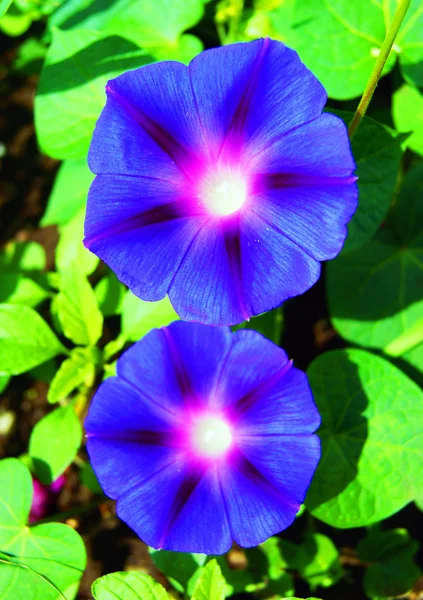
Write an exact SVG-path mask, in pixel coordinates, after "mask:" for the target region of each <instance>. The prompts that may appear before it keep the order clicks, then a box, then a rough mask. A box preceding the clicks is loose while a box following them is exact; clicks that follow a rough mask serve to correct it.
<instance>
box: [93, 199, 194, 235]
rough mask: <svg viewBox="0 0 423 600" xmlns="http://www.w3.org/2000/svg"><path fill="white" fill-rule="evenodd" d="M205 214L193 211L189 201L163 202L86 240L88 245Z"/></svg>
mask: <svg viewBox="0 0 423 600" xmlns="http://www.w3.org/2000/svg"><path fill="white" fill-rule="evenodd" d="M203 214H204V213H203V212H200V211H198V212H197V213H193V211H192V208H191V204H190V203H189V201H184V200H179V201H177V202H169V203H168V204H162V205H161V206H157V207H155V208H151V209H149V210H147V211H145V212H140V214H137V215H134V216H132V217H129V218H127V219H123V220H122V221H121V222H120V223H119V224H116V225H115V226H114V227H113V229H107V230H105V231H103V232H101V233H99V234H97V235H94V236H91V237H87V238H86V239H85V242H86V245H88V246H89V245H90V244H93V243H95V242H99V241H101V240H103V239H105V238H108V237H109V236H112V235H120V234H122V233H127V232H128V231H134V230H135V229H141V228H142V227H148V226H150V225H160V224H162V223H167V222H169V221H176V220H178V219H180V220H182V219H191V218H195V217H200V216H203Z"/></svg>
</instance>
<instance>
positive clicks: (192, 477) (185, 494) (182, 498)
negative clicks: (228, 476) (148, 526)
mask: <svg viewBox="0 0 423 600" xmlns="http://www.w3.org/2000/svg"><path fill="white" fill-rule="evenodd" d="M205 471H206V469H205V468H203V469H201V470H196V471H194V472H192V473H190V474H189V475H187V476H186V477H185V478H184V480H183V481H182V483H181V485H180V487H179V489H178V491H177V492H176V495H175V498H174V500H173V502H172V506H171V508H170V511H169V516H168V519H167V523H166V524H165V527H164V530H163V535H162V537H161V539H160V542H159V548H163V546H164V544H165V542H166V539H167V538H168V537H169V533H170V531H171V529H172V527H173V526H174V525H175V523H176V521H177V519H178V517H179V515H180V514H181V512H182V511H183V509H184V507H185V506H186V504H187V502H188V501H189V499H190V498H191V496H192V494H193V493H194V491H195V489H196V487H197V486H198V484H199V483H200V481H201V479H202V478H203V476H204V473H205Z"/></svg>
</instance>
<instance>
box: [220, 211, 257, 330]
mask: <svg viewBox="0 0 423 600" xmlns="http://www.w3.org/2000/svg"><path fill="white" fill-rule="evenodd" d="M222 234H223V237H224V241H225V249H226V254H227V256H228V262H229V267H230V271H231V275H232V279H233V283H234V285H235V290H236V295H237V298H238V302H239V305H240V308H241V313H242V316H243V317H244V319H245V320H246V321H248V320H249V318H250V316H251V314H250V313H249V312H248V310H247V306H246V303H245V293H244V289H243V285H242V258H241V241H240V222H239V215H236V216H235V217H233V218H232V222H231V223H230V224H226V223H224V222H222Z"/></svg>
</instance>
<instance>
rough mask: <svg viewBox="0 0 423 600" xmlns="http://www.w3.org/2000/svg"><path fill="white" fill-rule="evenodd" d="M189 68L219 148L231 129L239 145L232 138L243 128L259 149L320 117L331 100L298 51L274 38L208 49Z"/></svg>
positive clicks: (211, 136)
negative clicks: (327, 101) (327, 97)
mask: <svg viewBox="0 0 423 600" xmlns="http://www.w3.org/2000/svg"><path fill="white" fill-rule="evenodd" d="M222 64H224V68H222ZM189 70H190V74H191V80H192V87H193V91H194V95H195V98H196V102H197V106H198V111H199V114H200V119H201V122H202V124H203V126H204V129H205V132H206V135H207V138H208V139H211V140H212V143H213V147H214V148H216V146H218V145H219V144H222V142H223V140H224V138H225V136H227V134H229V137H230V138H231V143H230V144H229V145H230V146H231V149H232V150H234V148H233V144H232V141H235V142H236V140H239V139H240V137H241V136H240V134H241V131H242V140H244V141H248V142H250V143H251V145H253V146H254V147H255V148H256V149H257V148H262V147H265V146H266V145H267V144H268V143H269V141H271V140H272V139H274V138H277V137H279V136H280V135H282V134H283V133H285V132H286V131H288V130H290V129H292V128H293V127H296V126H297V125H299V124H301V123H305V122H306V121H309V120H311V119H314V118H316V117H318V116H319V115H320V113H321V111H322V109H323V106H324V104H325V102H326V93H325V91H324V89H323V87H322V86H321V84H320V83H319V82H318V80H317V79H316V78H315V77H314V76H313V75H312V73H311V72H310V71H309V70H308V69H307V68H306V67H305V66H304V65H303V64H302V63H301V61H300V59H299V58H298V55H297V53H296V52H294V51H293V50H290V49H289V48H287V47H286V46H284V44H282V43H281V42H277V41H273V40H270V39H261V40H256V41H254V42H249V43H241V44H234V45H231V46H226V47H223V48H217V49H212V50H207V51H206V52H203V53H202V54H200V55H199V56H197V57H196V58H194V60H193V61H192V62H191V63H190V65H189ZM281 77H283V85H281ZM269 131H271V134H270V135H269ZM227 141H229V140H227Z"/></svg>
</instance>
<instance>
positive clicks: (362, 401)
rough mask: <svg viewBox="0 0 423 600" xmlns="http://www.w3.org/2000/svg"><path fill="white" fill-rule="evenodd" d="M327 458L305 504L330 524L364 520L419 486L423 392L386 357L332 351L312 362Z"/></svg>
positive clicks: (389, 510)
mask: <svg viewBox="0 0 423 600" xmlns="http://www.w3.org/2000/svg"><path fill="white" fill-rule="evenodd" d="M308 375H309V380H310V385H311V388H312V390H313V394H314V399H315V402H316V404H317V407H318V409H319V411H320V414H321V416H322V426H321V428H320V430H319V436H320V439H321V442H322V458H321V460H320V463H319V465H318V467H317V470H316V473H315V475H314V479H313V481H312V484H311V486H310V489H309V492H308V495H307V498H306V506H307V508H308V509H309V510H310V511H311V512H312V514H313V515H314V516H316V517H317V518H319V519H321V520H322V521H324V522H325V523H328V524H329V525H332V526H333V527H340V528H348V527H362V526H365V525H370V524H371V523H376V522H377V521H381V520H382V519H385V518H387V517H389V516H390V515H392V514H394V513H395V512H397V511H399V510H400V509H401V508H403V506H405V505H406V504H407V503H408V502H410V501H411V500H413V498H414V497H416V496H418V495H419V494H420V493H421V488H422V481H421V477H419V471H420V469H421V462H422V460H423V443H422V442H423V432H422V429H421V422H422V419H423V392H422V390H421V389H420V388H419V387H418V386H417V385H416V384H415V383H414V382H413V381H411V379H409V378H408V377H407V376H406V375H405V374H404V373H403V372H402V371H400V370H399V369H397V368H396V367H394V366H393V365H392V364H391V363H389V362H388V361H386V360H384V359H382V358H380V357H378V356H375V355H373V354H370V353H369V352H365V351H363V350H335V351H332V352H327V353H325V354H322V355H321V356H319V357H318V358H317V359H316V360H315V361H313V363H312V364H311V366H310V367H309V369H308Z"/></svg>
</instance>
